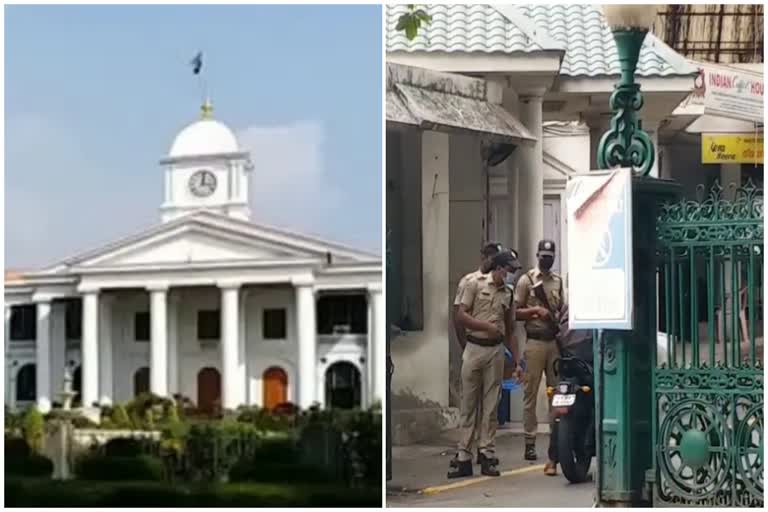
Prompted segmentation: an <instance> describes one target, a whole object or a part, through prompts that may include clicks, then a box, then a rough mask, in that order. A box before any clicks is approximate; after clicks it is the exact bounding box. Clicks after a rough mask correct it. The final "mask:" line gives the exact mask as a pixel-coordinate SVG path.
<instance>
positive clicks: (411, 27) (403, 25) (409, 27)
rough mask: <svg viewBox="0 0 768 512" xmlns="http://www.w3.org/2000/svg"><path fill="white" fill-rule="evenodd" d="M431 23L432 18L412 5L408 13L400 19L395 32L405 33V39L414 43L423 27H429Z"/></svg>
mask: <svg viewBox="0 0 768 512" xmlns="http://www.w3.org/2000/svg"><path fill="white" fill-rule="evenodd" d="M431 22H432V16H430V15H429V14H427V12H426V11H425V10H424V9H417V8H416V6H415V5H412V4H411V5H409V6H408V12H407V13H405V14H403V15H402V16H400V17H399V18H398V20H397V26H396V27H395V30H399V31H404V32H405V37H407V38H408V39H409V40H411V41H412V40H413V39H415V38H416V36H417V35H418V33H419V29H420V28H421V25H422V24H424V25H428V24H429V23H431Z"/></svg>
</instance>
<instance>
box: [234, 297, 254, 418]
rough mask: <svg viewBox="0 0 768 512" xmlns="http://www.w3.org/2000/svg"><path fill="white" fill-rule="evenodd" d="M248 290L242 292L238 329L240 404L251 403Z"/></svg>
mask: <svg viewBox="0 0 768 512" xmlns="http://www.w3.org/2000/svg"><path fill="white" fill-rule="evenodd" d="M247 318H248V290H241V292H240V310H239V313H238V319H239V324H238V328H237V332H238V338H237V382H238V386H239V389H240V395H239V396H240V404H247V403H251V402H250V400H249V397H248V394H249V393H248V382H249V381H248V350H247V348H248V323H247Z"/></svg>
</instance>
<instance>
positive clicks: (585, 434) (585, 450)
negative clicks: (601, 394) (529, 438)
mask: <svg viewBox="0 0 768 512" xmlns="http://www.w3.org/2000/svg"><path fill="white" fill-rule="evenodd" d="M592 366H593V365H592V344H591V340H588V341H583V342H581V343H579V344H578V345H576V346H572V347H568V348H567V349H562V350H561V355H560V359H559V362H558V365H557V368H556V375H558V376H559V378H560V381H559V384H558V385H557V387H556V388H555V389H554V390H552V412H553V414H554V417H555V427H554V430H555V432H553V436H555V437H556V443H557V444H556V446H557V458H558V462H559V463H560V467H561V468H562V469H563V474H564V475H565V478H567V479H568V480H569V481H570V482H571V483H581V482H585V481H587V480H588V479H589V467H590V465H591V464H592V457H594V456H595V453H596V448H597V447H596V441H595V396H594V372H593V368H592Z"/></svg>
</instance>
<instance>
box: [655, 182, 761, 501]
mask: <svg viewBox="0 0 768 512" xmlns="http://www.w3.org/2000/svg"><path fill="white" fill-rule="evenodd" d="M656 232H657V241H658V254H657V256H658V267H657V270H658V273H657V275H658V278H659V287H658V297H659V331H660V334H659V343H658V346H657V351H656V364H655V365H654V375H653V377H654V378H653V386H654V396H655V402H656V403H655V408H654V447H655V449H654V451H655V453H654V470H655V473H656V478H655V483H654V492H653V494H654V504H655V505H656V506H734V507H762V506H763V489H764V485H763V464H764V460H763V375H764V373H763V372H764V370H763V363H762V361H763V354H762V352H763V323H764V319H763V313H762V312H763V307H762V300H763V299H762V298H763V275H764V274H763V271H764V268H763V191H762V189H761V188H758V187H756V186H755V185H754V184H752V182H748V183H746V184H745V185H743V186H741V187H736V186H733V185H732V186H730V187H729V188H728V190H725V189H723V188H722V187H721V186H720V185H719V184H718V183H715V185H714V186H713V187H712V188H711V189H710V190H709V192H708V194H706V195H704V189H703V188H702V187H700V188H699V197H698V199H697V200H682V201H679V202H676V203H669V204H665V205H663V206H662V208H661V210H660V214H659V217H658V219H657V231H656Z"/></svg>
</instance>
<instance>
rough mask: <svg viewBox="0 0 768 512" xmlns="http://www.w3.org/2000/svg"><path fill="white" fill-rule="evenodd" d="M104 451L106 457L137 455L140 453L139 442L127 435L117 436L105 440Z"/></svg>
mask: <svg viewBox="0 0 768 512" xmlns="http://www.w3.org/2000/svg"><path fill="white" fill-rule="evenodd" d="M104 453H105V455H106V456H107V457H138V456H139V455H141V454H142V450H141V443H140V442H139V441H138V440H136V439H131V438H129V437H117V438H115V439H110V440H109V441H107V444H105V445H104Z"/></svg>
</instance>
